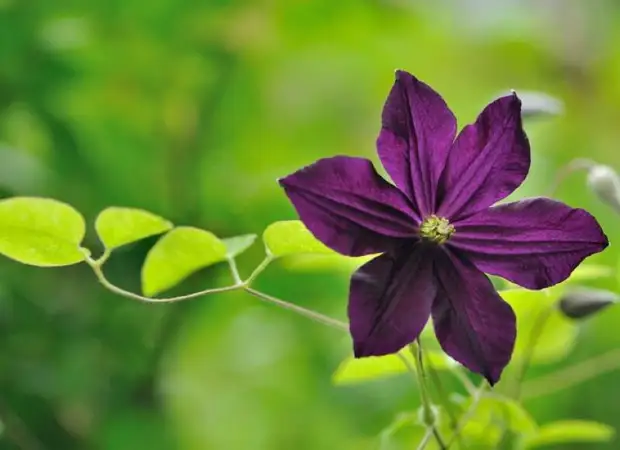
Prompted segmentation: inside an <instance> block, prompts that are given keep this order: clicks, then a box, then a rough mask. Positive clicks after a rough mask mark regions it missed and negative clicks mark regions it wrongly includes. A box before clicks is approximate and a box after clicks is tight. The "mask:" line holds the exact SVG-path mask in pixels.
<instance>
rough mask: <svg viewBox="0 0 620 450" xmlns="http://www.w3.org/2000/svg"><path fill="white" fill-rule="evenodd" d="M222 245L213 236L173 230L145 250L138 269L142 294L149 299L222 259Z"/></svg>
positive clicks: (224, 252)
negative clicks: (146, 252) (140, 269)
mask: <svg viewBox="0 0 620 450" xmlns="http://www.w3.org/2000/svg"><path fill="white" fill-rule="evenodd" d="M226 252H227V249H226V245H225V244H224V243H223V242H222V241H221V240H220V239H218V238H217V237H216V236H215V235H214V234H213V233H211V232H209V231H205V230H201V229H199V228H193V227H177V228H174V229H172V230H171V231H169V232H168V233H167V234H165V235H164V236H163V237H162V238H161V239H160V240H159V241H157V243H156V244H155V245H154V246H153V247H152V248H151V250H149V252H148V254H147V255H146V260H145V261H144V265H143V266H142V292H143V293H144V295H146V296H153V295H156V294H158V293H160V292H162V291H165V290H166V289H170V288H171V287H173V286H175V285H177V284H178V283H180V282H181V281H183V280H184V279H185V278H186V277H188V276H189V275H191V274H192V273H194V272H196V271H198V270H200V269H202V268H204V267H207V266H210V265H212V264H215V263H217V262H220V261H224V260H225V259H226Z"/></svg>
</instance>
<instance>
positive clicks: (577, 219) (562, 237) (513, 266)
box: [450, 198, 609, 289]
mask: <svg viewBox="0 0 620 450" xmlns="http://www.w3.org/2000/svg"><path fill="white" fill-rule="evenodd" d="M454 226H455V228H456V232H455V233H454V236H452V239H451V240H450V244H451V245H453V246H455V247H458V248H460V249H461V250H462V251H465V252H466V253H467V256H468V257H469V259H471V261H472V262H473V263H474V264H475V265H476V267H478V269H480V270H482V271H483V272H487V273H490V274H493V275H499V276H500V277H503V278H506V279H507V280H510V281H512V282H513V283H516V284H518V285H520V286H523V287H525V288H528V289H542V288H546V287H549V286H552V285H554V284H557V283H560V282H561V281H564V280H565V279H566V278H568V276H569V275H570V274H571V272H572V271H573V270H574V269H575V268H576V267H577V266H578V265H579V263H581V261H583V260H584V259H585V258H586V257H588V256H590V255H592V254H593V253H597V252H600V251H602V250H604V249H605V247H607V245H608V244H609V243H608V241H607V237H606V236H605V234H604V233H603V230H602V229H601V227H600V225H599V224H598V223H597V221H596V219H595V218H594V217H592V215H590V214H589V213H588V212H586V211H584V210H583V209H574V208H571V207H569V206H567V205H565V204H564V203H561V202H558V201H555V200H551V199H547V198H533V199H527V200H522V201H518V202H514V203H507V204H503V205H498V206H495V207H492V208H489V209H487V210H484V211H481V212H479V213H477V214H475V215H473V216H471V217H469V218H467V219H465V220H463V221H457V222H456V223H454Z"/></svg>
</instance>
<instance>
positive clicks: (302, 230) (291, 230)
mask: <svg viewBox="0 0 620 450" xmlns="http://www.w3.org/2000/svg"><path fill="white" fill-rule="evenodd" d="M263 241H264V242H265V247H266V249H267V252H268V253H269V254H270V255H271V256H273V257H274V258H279V257H283V256H289V255H298V254H304V253H318V254H326V255H332V256H333V255H336V253H335V252H334V251H333V250H331V249H329V248H327V247H326V246H325V245H324V244H323V243H321V242H320V241H319V240H317V239H316V238H315V237H314V236H313V235H312V233H311V232H310V231H309V230H308V229H307V228H306V227H305V225H304V224H303V223H302V222H301V221H299V220H284V221H280V222H275V223H272V224H271V225H269V226H268V227H267V228H266V229H265V232H264V233H263Z"/></svg>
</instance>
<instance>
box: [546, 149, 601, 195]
mask: <svg viewBox="0 0 620 450" xmlns="http://www.w3.org/2000/svg"><path fill="white" fill-rule="evenodd" d="M595 165H596V163H595V162H594V161H592V160H590V159H587V158H575V159H573V160H572V161H570V162H569V163H568V164H566V165H565V166H564V167H561V168H560V170H558V172H557V175H556V177H555V180H554V181H553V184H552V185H551V187H550V188H549V197H552V196H554V195H555V194H556V192H557V190H558V188H559V187H560V185H561V184H562V182H563V181H564V180H565V179H566V178H567V177H568V176H569V175H571V174H573V173H574V172H577V171H579V170H588V169H590V168H592V167H593V166H595Z"/></svg>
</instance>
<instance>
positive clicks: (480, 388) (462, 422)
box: [445, 380, 487, 450]
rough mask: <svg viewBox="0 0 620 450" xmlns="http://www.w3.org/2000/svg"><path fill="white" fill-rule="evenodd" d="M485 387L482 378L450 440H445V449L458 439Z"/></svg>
mask: <svg viewBox="0 0 620 450" xmlns="http://www.w3.org/2000/svg"><path fill="white" fill-rule="evenodd" d="M486 388H487V381H486V380H482V382H481V383H480V385H479V386H478V388H477V389H476V391H475V392H474V395H473V397H472V400H471V404H470V405H469V408H468V409H467V411H465V414H463V416H462V417H461V420H459V423H458V426H457V429H456V430H455V432H454V434H453V435H452V437H451V438H450V440H449V441H448V442H447V444H446V447H445V450H448V449H449V448H450V446H451V445H452V444H453V443H454V441H455V440H457V439H459V437H460V435H461V432H462V431H463V428H465V425H466V424H467V422H468V421H469V419H471V417H472V416H473V415H474V413H475V412H476V408H478V404H479V403H480V400H482V397H483V395H484V391H485V390H486Z"/></svg>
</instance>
